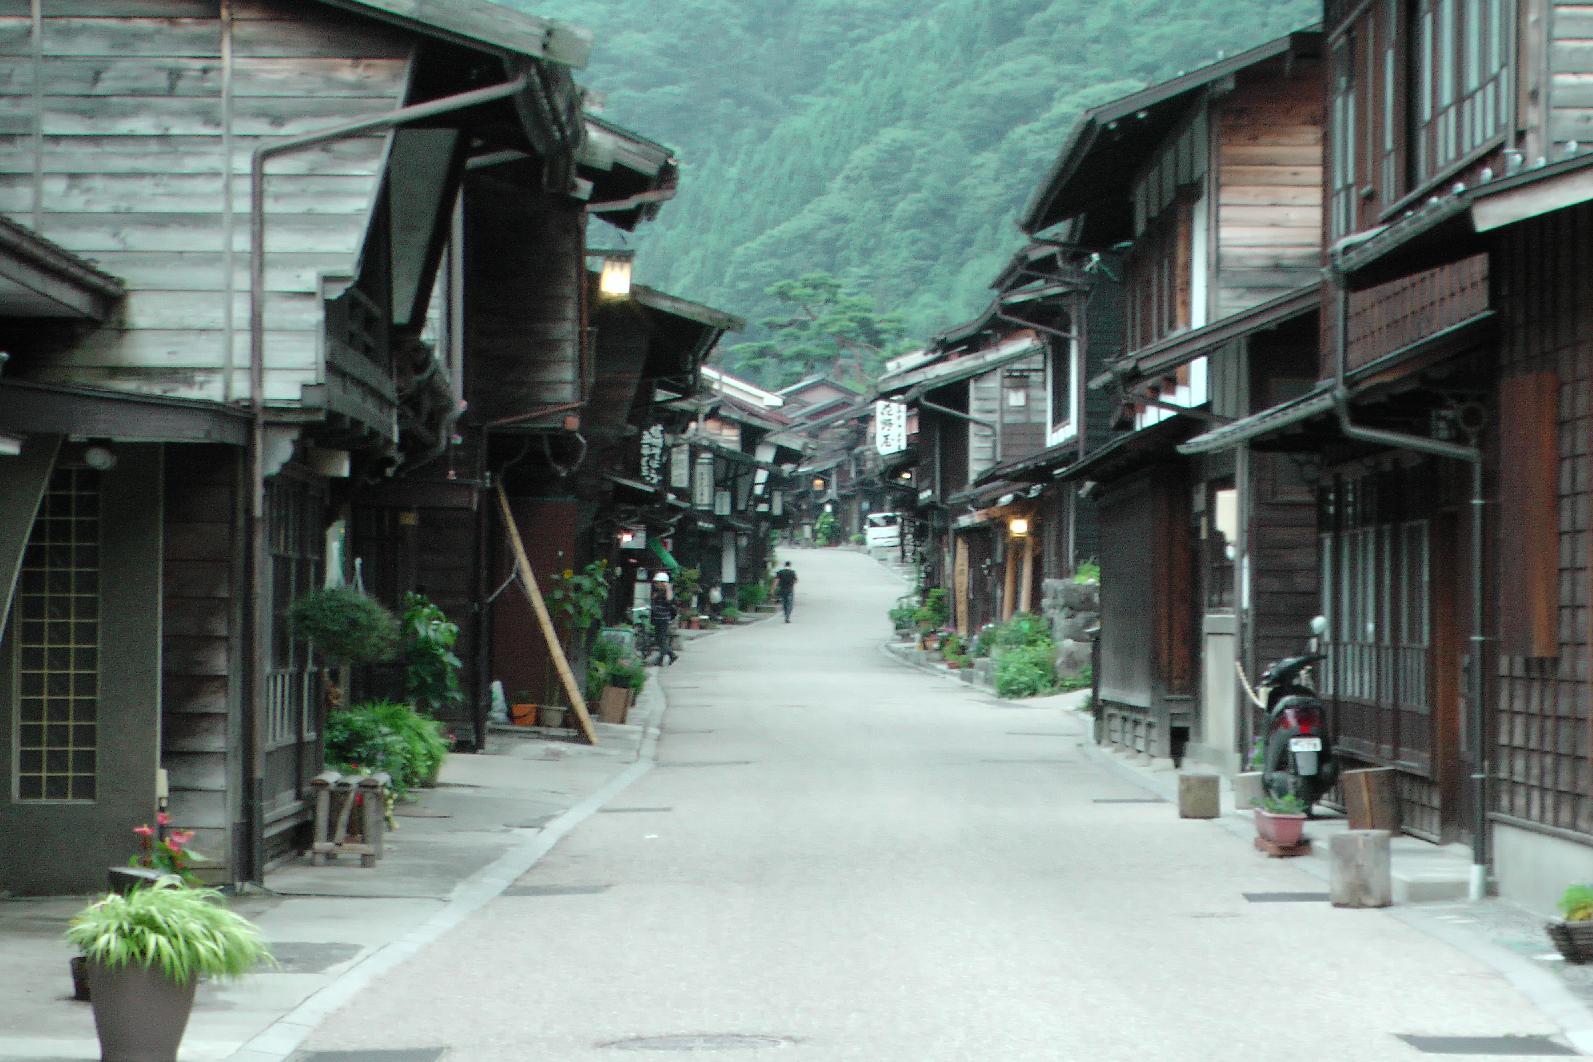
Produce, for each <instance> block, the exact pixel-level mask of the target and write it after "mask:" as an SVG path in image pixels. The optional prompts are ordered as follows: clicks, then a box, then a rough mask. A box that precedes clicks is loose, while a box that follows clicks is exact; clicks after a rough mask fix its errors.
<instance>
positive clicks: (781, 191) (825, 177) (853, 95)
mask: <svg viewBox="0 0 1593 1062" xmlns="http://www.w3.org/2000/svg"><path fill="white" fill-rule="evenodd" d="M500 2H506V3H510V4H511V5H512V6H515V7H519V8H521V9H523V10H527V11H530V12H533V13H535V14H539V15H545V16H550V17H554V18H560V19H565V20H568V21H571V22H576V23H579V24H581V25H584V26H586V27H587V28H589V29H591V30H592V31H593V32H594V33H595V34H596V36H597V47H596V50H595V53H594V57H593V61H592V64H591V66H590V68H589V69H588V70H586V71H584V72H583V73H582V74H581V79H582V80H583V81H584V82H585V83H586V84H588V85H589V86H590V87H592V88H593V89H594V90H595V91H597V92H599V93H601V94H602V95H604V96H606V107H605V110H604V114H605V116H606V117H608V118H611V119H613V120H614V121H617V122H620V123H621V124H624V125H628V126H630V127H632V128H634V129H636V130H637V131H638V132H640V133H643V134H644V135H647V136H650V137H652V138H654V139H658V140H662V141H664V142H665V143H668V144H670V145H671V146H673V147H674V148H675V149H676V150H677V151H679V152H680V155H681V158H682V159H683V161H684V173H683V178H682V187H681V191H680V195H679V197H678V198H677V199H676V200H675V201H674V202H673V203H671V204H670V205H668V206H667V207H665V209H664V212H663V214H662V216H661V217H660V219H659V220H658V221H656V222H654V223H652V224H651V225H649V226H645V227H644V229H643V230H642V232H641V233H640V235H639V236H638V237H634V238H633V243H634V244H635V245H636V246H638V247H639V249H640V253H639V255H638V258H637V273H638V276H639V278H640V279H641V280H642V281H644V282H645V283H648V284H652V285H654V286H656V287H660V288H663V289H664V290H667V291H670V292H673V293H675V294H678V295H682V296H684V297H687V298H692V299H698V300H701V301H704V302H708V303H711V304H713V305H715V306H718V307H721V308H723V309H726V310H731V311H733V312H736V313H740V314H743V315H745V316H747V317H748V318H749V319H751V320H754V321H757V320H761V319H763V318H765V317H768V316H771V315H778V314H779V313H780V308H779V307H778V306H777V304H776V302H775V300H774V299H773V298H772V297H771V296H769V295H767V294H766V293H765V289H767V288H768V287H770V286H771V285H773V284H775V283H777V282H779V281H782V280H790V279H794V278H797V277H800V276H802V275H803V274H806V273H811V272H826V273H832V274H834V275H835V276H837V277H839V278H841V279H842V280H843V281H844V282H846V283H847V284H848V285H849V286H850V287H852V288H854V289H856V290H857V291H859V292H862V293H864V294H867V295H872V296H873V298H874V300H875V303H876V305H877V306H878V307H879V309H880V310H881V311H894V312H897V313H899V314H900V315H901V317H902V319H903V320H904V321H905V323H906V325H907V328H908V334H909V335H912V336H916V337H924V336H927V335H929V334H931V333H933V332H935V331H938V330H940V329H941V328H944V327H946V326H949V325H951V324H955V323H957V322H958V321H961V320H964V319H966V318H967V317H969V316H970V315H971V314H972V313H973V312H975V311H976V310H977V309H978V308H979V307H981V306H982V305H983V304H984V302H985V301H987V300H988V297H989V293H988V291H987V288H986V285H988V283H989V282H990V280H991V279H992V278H993V276H994V274H995V272H996V270H997V269H998V268H999V267H1000V264H1001V263H1002V262H1003V261H1004V260H1005V258H1006V256H1007V255H1009V254H1010V253H1011V252H1012V251H1013V250H1015V249H1016V248H1017V246H1018V245H1019V244H1020V243H1021V238H1020V236H1019V234H1018V232H1017V230H1016V229H1015V228H1014V226H1013V218H1014V216H1015V215H1016V214H1017V212H1018V210H1019V209H1021V207H1022V206H1023V204H1024V202H1025V200H1026V199H1027V198H1028V196H1029V195H1030V194H1031V192H1032V191H1033V189H1034V188H1035V186H1036V184H1037V183H1038V181H1039V180H1040V179H1041V177H1042V176H1043V175H1044V173H1045V171H1046V168H1047V166H1048V165H1049V164H1050V162H1051V160H1052V159H1053V158H1054V157H1055V155H1056V153H1057V151H1058V149H1059V148H1060V147H1061V145H1062V143H1063V140H1064V138H1065V137H1066V135H1067V133H1068V131H1069V129H1070V128H1071V127H1072V125H1073V123H1074V121H1075V119H1076V118H1077V116H1078V113H1079V111H1080V110H1082V109H1083V108H1085V107H1089V106H1091V105H1093V104H1096V103H1100V102H1102V101H1104V100H1107V99H1111V98H1113V97H1115V96H1120V95H1122V94H1124V93H1126V92H1131V91H1134V90H1135V89H1137V88H1140V87H1141V86H1143V85H1145V84H1147V83H1149V82H1153V81H1157V80H1161V79H1163V78H1166V77H1170V76H1172V75H1175V74H1176V73H1178V72H1179V71H1180V70H1184V69H1190V68H1193V67H1196V66H1199V65H1202V64H1204V63H1206V62H1209V61H1211V60H1212V59H1214V58H1216V57H1217V55H1218V53H1219V52H1227V53H1229V54H1231V53H1232V52H1234V51H1237V50H1240V49H1243V48H1246V47H1250V46H1251V45H1254V44H1257V43H1260V42H1261V41H1264V40H1267V39H1270V38H1272V37H1276V36H1280V35H1282V34H1284V33H1287V32H1288V31H1289V30H1291V29H1295V28H1298V27H1300V26H1303V25H1307V24H1309V23H1311V22H1312V21H1313V20H1314V19H1315V18H1317V17H1318V14H1319V12H1320V6H1321V5H1320V4H1319V3H1316V2H1314V0H500Z"/></svg>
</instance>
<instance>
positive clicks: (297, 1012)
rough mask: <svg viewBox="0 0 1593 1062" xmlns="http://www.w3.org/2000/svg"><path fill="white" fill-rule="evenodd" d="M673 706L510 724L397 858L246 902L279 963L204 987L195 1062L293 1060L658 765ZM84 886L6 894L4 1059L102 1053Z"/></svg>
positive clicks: (656, 693) (0, 1027) (286, 875)
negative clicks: (619, 718)
mask: <svg viewBox="0 0 1593 1062" xmlns="http://www.w3.org/2000/svg"><path fill="white" fill-rule="evenodd" d="M665 708H666V704H665V700H664V696H663V693H662V691H661V689H660V687H659V684H658V682H657V681H650V682H648V684H647V686H646V688H645V689H644V690H643V692H642V694H641V696H640V697H639V699H638V702H637V705H636V707H635V709H633V710H632V713H631V717H630V720H629V721H628V722H627V723H626V725H624V726H617V725H611V724H606V723H599V724H598V741H599V744H598V745H597V746H595V747H592V746H587V745H581V744H575V743H571V742H568V741H563V740H558V739H554V738H550V737H549V736H548V735H546V734H542V733H538V732H536V731H532V730H527V731H518V730H517V728H512V727H504V728H495V729H494V732H493V737H492V740H491V742H490V744H489V750H488V752H486V753H484V754H482V755H455V756H450V757H449V758H448V761H447V763H446V765H445V766H444V768H443V771H442V775H441V779H440V781H439V784H438V786H437V787H436V788H435V789H430V790H423V791H420V793H419V794H418V797H417V799H416V800H414V801H413V802H411V803H406V804H404V805H402V806H401V807H400V808H399V809H398V811H397V818H398V823H399V829H398V830H397V831H396V832H392V833H389V834H388V836H387V840H386V850H385V854H384V858H383V859H382V861H381V862H380V863H379V864H377V866H375V867H373V868H369V869H367V868H362V867H360V866H359V861H358V860H357V859H351V858H345V859H340V860H338V861H337V862H336V863H333V864H331V865H328V866H323V867H312V866H310V865H309V862H308V860H303V859H301V860H299V861H297V862H294V863H291V864H288V865H286V866H284V867H282V868H280V869H279V870H277V871H274V872H272V873H270V874H268V875H267V877H266V882H265V888H264V889H260V890H250V891H249V892H248V893H247V894H246V895H242V896H239V897H237V898H236V899H235V900H234V901H233V906H234V908H235V909H236V910H238V911H239V912H240V913H242V914H244V915H246V916H247V917H249V918H251V919H253V920H254V921H255V922H256V923H257V924H258V925H259V926H260V927H261V929H262V930H263V931H264V933H265V935H266V937H267V939H268V940H269V941H270V942H271V947H272V950H273V952H274V953H275V955H276V957H277V960H278V963H279V968H278V969H276V970H274V971H270V972H264V973H259V974H255V975H252V976H250V977H247V978H245V979H243V980H242V981H239V982H237V983H234V984H204V985H201V986H200V989H199V996H198V1001H197V1003H196V1004H195V1007H194V1013H193V1018H192V1020H191V1021H190V1022H189V1025H188V1033H187V1036H186V1037H185V1038H184V1041H183V1050H182V1055H181V1057H182V1059H183V1060H184V1062H200V1060H212V1059H235V1060H238V1062H279V1060H281V1059H284V1058H286V1057H288V1056H289V1055H290V1054H291V1053H292V1052H293V1051H294V1049H295V1048H296V1047H297V1046H298V1044H299V1042H300V1041H301V1040H302V1039H303V1038H304V1037H305V1036H306V1035H307V1034H308V1033H309V1032H310V1031H311V1030H312V1029H313V1028H314V1026H315V1024H316V1023H317V1022H318V1021H319V1020H320V1018H321V1017H323V1016H324V1015H325V1014H328V1013H330V1012H331V1010H333V1009H335V1008H336V1007H337V1006H339V1005H341V1003H342V1002H343V1001H344V1000H345V999H347V998H349V997H350V996H351V995H352V994H354V993H355V992H356V991H358V990H359V988H361V987H363V986H364V985H365V984H367V983H369V982H370V981H371V980H372V979H374V978H376V977H379V976H380V975H381V974H382V973H383V972H384V971H386V970H389V969H391V968H392V967H393V966H395V965H396V964H397V963H398V962H400V961H402V959H403V958H405V957H407V956H408V955H410V954H412V953H413V952H414V951H415V950H417V949H418V948H420V947H421V946H423V945H424V944H425V943H427V942H428V941H429V940H431V939H434V938H435V937H436V936H438V935H440V934H441V933H442V932H444V931H445V930H446V929H448V928H449V927H450V926H452V925H455V924H457V923H458V922H459V921H460V920H461V919H463V918H464V917H465V916H466V915H468V914H469V913H470V912H471V911H473V910H475V909H476V908H478V907H480V906H481V905H482V904H484V903H485V902H487V900H489V899H491V898H492V897H493V896H496V895H498V894H499V893H500V892H502V890H503V889H504V888H505V887H507V886H508V885H509V884H510V883H512V882H513V881H514V880H515V879H516V878H517V877H519V876H520V875H521V874H523V873H525V871H526V870H527V869H529V868H530V867H531V866H532V865H533V864H534V863H535V862H536V861H537V860H538V859H539V858H541V857H542V855H544V854H545V853H546V852H547V851H548V850H550V849H551V848H552V847H553V845H554V844H556V843H557V842H558V840H559V838H561V837H562V836H563V835H564V834H565V833H567V832H568V831H569V829H570V828H572V827H573V826H574V825H575V824H576V823H578V822H579V821H580V820H581V819H583V818H584V817H585V816H586V815H588V814H590V813H591V812H592V811H593V810H595V809H596V808H597V807H598V806H600V805H601V804H602V803H603V802H604V801H606V800H607V799H609V798H610V797H612V796H613V795H614V794H615V793H616V792H618V791H619V790H620V789H623V788H624V787H625V786H626V785H628V784H630V782H632V781H634V780H635V779H636V778H637V777H639V776H640V775H641V774H643V773H645V772H646V770H647V769H648V768H649V767H650V766H651V764H652V761H653V758H654V752H655V749H656V746H657V742H658V736H659V728H660V726H661V724H662V721H663V715H664V711H665ZM85 902H86V901H85V898H83V897H61V898H49V899H10V900H5V901H3V902H0V954H3V955H5V956H6V960H7V961H6V962H5V963H4V964H0V1059H28V1060H30V1062H57V1060H67V1059H74V1060H75V1059H97V1058H99V1057H100V1053H99V1044H98V1041H97V1039H96V1037H95V1035H94V1019H93V1015H92V1013H91V1010H90V1008H89V1006H88V1005H87V1004H84V1003H77V1002H74V1001H73V1000H72V999H71V994H72V991H71V990H72V985H71V978H70V976H69V973H68V970H67V964H68V960H69V958H70V956H71V949H70V948H69V947H68V946H67V945H66V943H65V942H64V941H63V940H62V939H61V937H62V933H63V932H64V931H65V929H66V924H67V920H68V919H69V918H70V917H71V916H72V915H73V914H74V913H75V912H76V911H78V910H79V909H81V908H82V907H83V905H84V903H85Z"/></svg>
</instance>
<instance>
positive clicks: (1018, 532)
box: [1007, 516, 1029, 538]
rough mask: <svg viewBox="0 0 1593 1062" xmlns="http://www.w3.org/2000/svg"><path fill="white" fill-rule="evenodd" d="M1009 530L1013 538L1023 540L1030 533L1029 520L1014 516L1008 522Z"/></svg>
mask: <svg viewBox="0 0 1593 1062" xmlns="http://www.w3.org/2000/svg"><path fill="white" fill-rule="evenodd" d="M1007 530H1008V531H1010V532H1011V533H1012V537H1013V538H1023V537H1024V536H1025V535H1027V534H1028V533H1029V520H1028V518H1027V517H1023V516H1014V517H1013V518H1012V519H1010V520H1008V521H1007Z"/></svg>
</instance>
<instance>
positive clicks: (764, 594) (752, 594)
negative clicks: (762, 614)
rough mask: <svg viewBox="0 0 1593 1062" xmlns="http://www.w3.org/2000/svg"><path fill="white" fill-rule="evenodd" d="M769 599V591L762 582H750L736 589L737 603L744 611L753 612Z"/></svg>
mask: <svg viewBox="0 0 1593 1062" xmlns="http://www.w3.org/2000/svg"><path fill="white" fill-rule="evenodd" d="M767 600H769V591H768V589H767V588H766V587H765V586H764V585H763V584H762V583H748V584H746V585H745V586H742V587H740V588H739V589H737V590H736V604H737V605H739V606H740V609H741V611H742V612H751V611H752V610H753V609H755V608H757V607H758V606H759V605H761V604H763V603H764V602H765V601H767ZM725 611H727V612H728V611H729V609H726V610H725Z"/></svg>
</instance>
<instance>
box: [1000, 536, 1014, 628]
mask: <svg viewBox="0 0 1593 1062" xmlns="http://www.w3.org/2000/svg"><path fill="white" fill-rule="evenodd" d="M996 526H997V527H998V528H1000V530H999V531H998V533H999V534H1005V533H1006V528H1004V527H1001V525H1000V524H997V525H996ZM1006 556H1007V560H1006V563H1005V564H1003V565H1002V569H1003V571H1002V581H1001V620H1002V622H1003V623H1005V622H1006V621H1007V620H1009V619H1011V618H1012V614H1013V613H1014V612H1015V611H1017V608H1016V605H1017V603H1018V601H1017V592H1016V591H1017V587H1016V583H1017V578H1018V565H1017V564H1016V563H1015V562H1016V561H1017V558H1016V557H1014V556H1013V555H1012V542H1011V540H1010V539H1009V540H1008V541H1007V544H1006Z"/></svg>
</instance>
